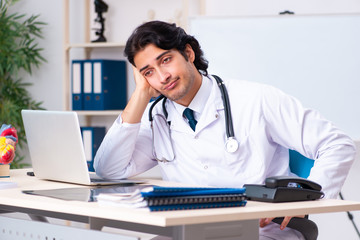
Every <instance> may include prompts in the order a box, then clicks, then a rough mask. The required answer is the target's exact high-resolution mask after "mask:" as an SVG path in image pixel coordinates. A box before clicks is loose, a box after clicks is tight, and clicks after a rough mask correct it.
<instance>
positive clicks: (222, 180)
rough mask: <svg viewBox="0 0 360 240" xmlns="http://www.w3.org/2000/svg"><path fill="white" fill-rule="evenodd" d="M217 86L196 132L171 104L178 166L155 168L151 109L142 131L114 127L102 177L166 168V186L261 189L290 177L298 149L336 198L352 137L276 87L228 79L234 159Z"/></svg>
mask: <svg viewBox="0 0 360 240" xmlns="http://www.w3.org/2000/svg"><path fill="white" fill-rule="evenodd" d="M204 79H205V78H204ZM211 80H212V81H213V84H212V87H211V93H210V95H209V98H208V100H207V102H206V104H205V106H204V109H203V112H202V114H201V117H200V119H198V124H197V126H196V131H195V132H193V131H192V129H191V128H190V127H189V125H188V124H187V122H186V121H185V120H184V118H183V116H181V115H180V114H179V113H178V112H177V111H176V108H175V106H174V104H173V103H172V102H170V101H169V100H168V101H167V103H166V109H167V111H168V121H170V122H171V126H170V129H171V141H172V145H173V148H174V154H175V160H174V161H173V162H169V163H157V162H156V161H154V157H153V147H152V144H153V143H152V133H151V129H150V123H149V119H148V110H146V111H145V113H144V116H143V119H142V122H141V124H140V123H139V124H128V123H122V120H121V116H119V118H118V119H117V120H116V121H115V122H114V124H113V125H112V127H111V128H110V129H109V131H108V133H107V135H106V137H105V138H104V140H103V142H102V144H101V146H100V148H99V150H98V152H97V154H96V157H95V164H94V166H95V169H96V173H97V174H98V175H100V176H102V177H104V178H110V179H116V178H127V177H131V176H134V175H137V174H139V173H142V172H144V171H146V170H148V169H150V168H152V167H153V166H155V165H156V164H159V165H160V167H161V168H160V169H161V173H162V176H163V179H164V180H169V181H176V182H183V183H191V184H196V185H205V186H206V185H208V186H218V187H241V186H243V185H244V184H246V183H252V184H262V183H264V180H265V178H266V177H269V176H275V175H290V174H291V173H290V170H289V154H288V149H295V150H296V151H298V152H300V153H301V154H303V155H304V156H307V157H308V158H311V159H315V165H314V167H313V168H312V170H311V173H310V176H309V179H311V180H313V181H315V182H317V183H319V184H320V185H322V187H323V191H324V192H325V197H327V198H336V197H337V194H338V192H339V191H340V188H341V186H342V185H343V183H344V181H345V178H346V176H347V173H348V171H349V169H350V167H351V164H352V162H353V160H354V156H355V146H354V143H353V141H352V140H351V139H350V138H349V137H348V136H347V135H345V134H344V133H343V132H342V131H340V130H339V129H338V128H336V127H335V126H334V125H333V124H332V123H331V122H329V121H327V120H326V119H324V118H322V117H321V116H320V114H319V113H318V112H317V111H315V110H311V109H306V108H304V107H303V106H302V105H301V104H300V102H299V101H298V100H296V99H295V98H293V97H291V96H289V95H286V94H284V93H283V92H281V91H280V90H278V89H276V88H273V87H271V86H267V85H263V84H258V83H253V82H247V81H239V80H225V81H224V82H225V85H226V88H227V91H228V95H229V98H230V105H231V111H232V119H233V125H234V132H235V137H236V138H237V140H238V142H239V148H238V150H237V151H236V152H235V153H228V152H226V150H225V146H224V145H225V141H226V132H225V120H224V117H225V116H224V105H223V102H222V98H221V93H220V90H219V88H218V86H217V84H216V83H215V80H214V79H213V78H211ZM149 105H150V104H149ZM161 105H162V104H161V103H159V104H157V105H156V107H155V108H154V110H153V115H154V114H155V113H159V114H163V110H162V106H161ZM164 142H165V143H164ZM155 144H156V149H157V150H158V152H166V151H168V150H169V145H167V144H166V139H161V137H159V138H158V139H157V140H155ZM162 148H163V149H162ZM285 235H287V234H285ZM288 236H291V233H290V235H288ZM284 239H286V237H285V238H284Z"/></svg>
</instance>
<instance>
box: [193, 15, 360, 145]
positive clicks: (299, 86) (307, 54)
mask: <svg viewBox="0 0 360 240" xmlns="http://www.w3.org/2000/svg"><path fill="white" fill-rule="evenodd" d="M189 32H190V34H191V35H193V36H195V37H196V38H197V39H198V40H199V42H200V45H201V47H202V49H203V51H204V53H205V57H206V59H207V60H208V61H209V73H210V74H217V75H219V76H220V77H222V78H236V79H242V80H249V81H256V82H262V83H266V84H270V85H273V86H275V87H278V88H280V89H281V90H283V91H284V92H286V93H288V94H290V95H293V96H295V97H296V98H298V99H299V100H300V101H301V102H302V103H303V105H304V106H305V107H309V108H315V109H317V110H319V111H320V113H321V114H322V115H323V116H325V117H326V118H327V119H329V120H331V121H332V122H334V123H335V124H336V125H337V126H338V127H339V128H340V129H342V130H344V131H345V132H346V133H347V134H348V135H349V136H351V137H352V138H353V139H359V138H360V126H359V125H360V106H359V105H360V14H359V15H322V16H297V15H287V16H280V15H279V16H272V17H236V18H234V17H227V18H220V17H198V18H192V19H190V29H189Z"/></svg>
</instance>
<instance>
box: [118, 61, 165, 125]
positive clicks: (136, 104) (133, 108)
mask: <svg viewBox="0 0 360 240" xmlns="http://www.w3.org/2000/svg"><path fill="white" fill-rule="evenodd" d="M133 73H134V79H135V84H136V87H135V91H134V92H133V94H132V95H131V98H130V100H129V102H128V104H127V105H126V107H125V109H124V111H123V113H122V115H121V118H122V120H123V122H126V123H139V122H140V121H141V117H142V115H143V114H144V111H145V109H146V106H147V105H148V103H149V101H150V99H151V98H153V97H157V96H159V95H160V93H159V92H158V91H156V90H155V89H154V88H153V87H152V86H151V85H150V84H149V82H148V81H147V80H146V78H145V77H144V76H143V75H141V73H140V72H139V70H137V69H136V68H135V67H133Z"/></svg>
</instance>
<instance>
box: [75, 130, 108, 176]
mask: <svg viewBox="0 0 360 240" xmlns="http://www.w3.org/2000/svg"><path fill="white" fill-rule="evenodd" d="M81 135H82V138H83V144H84V150H85V157H86V161H87V165H88V169H89V171H90V172H95V169H94V166H93V165H94V158H95V154H96V152H97V150H98V149H99V146H100V144H101V142H102V140H103V138H104V136H105V127H81Z"/></svg>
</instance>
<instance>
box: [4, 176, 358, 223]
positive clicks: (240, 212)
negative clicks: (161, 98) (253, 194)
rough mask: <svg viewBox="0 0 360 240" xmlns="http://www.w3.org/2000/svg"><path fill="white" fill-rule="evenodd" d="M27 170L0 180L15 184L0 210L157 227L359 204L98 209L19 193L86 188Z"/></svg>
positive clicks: (93, 205)
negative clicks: (72, 216)
mask: <svg viewBox="0 0 360 240" xmlns="http://www.w3.org/2000/svg"><path fill="white" fill-rule="evenodd" d="M27 171H31V170H29V169H19V170H11V172H10V178H5V179H0V181H5V182H6V181H12V182H16V183H17V184H18V188H12V189H2V190H0V209H1V208H4V209H6V207H7V206H11V207H14V208H15V209H17V208H18V209H19V211H24V212H25V210H29V209H30V210H41V211H45V212H51V213H65V214H71V215H77V216H84V217H95V218H103V219H110V220H115V221H124V222H130V223H139V224H146V225H153V226H160V227H168V226H177V225H185V224H200V223H213V222H226V221H238V220H249V219H259V218H264V217H278V216H294V215H304V214H314V213H326V212H343V211H355V210H360V202H355V201H343V200H337V199H322V200H318V201H306V202H293V203H263V202H254V201H248V203H247V205H246V206H245V207H236V208H218V209H200V210H183V211H168V212H147V211H143V210H139V209H127V208H119V207H111V206H99V205H98V204H97V203H96V202H80V201H65V200H60V199H55V198H49V197H42V196H34V195H28V194H23V193H22V192H21V191H22V190H42V189H56V188H74V187H84V188H85V187H86V186H81V185H75V184H67V183H59V182H52V181H45V180H39V179H37V178H36V177H30V176H27V175H26V172H27ZM151 184H155V185H169V183H168V182H164V181H160V180H151ZM170 185H172V186H179V183H174V184H172V183H171V184H170Z"/></svg>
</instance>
